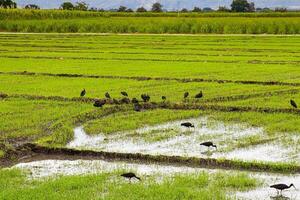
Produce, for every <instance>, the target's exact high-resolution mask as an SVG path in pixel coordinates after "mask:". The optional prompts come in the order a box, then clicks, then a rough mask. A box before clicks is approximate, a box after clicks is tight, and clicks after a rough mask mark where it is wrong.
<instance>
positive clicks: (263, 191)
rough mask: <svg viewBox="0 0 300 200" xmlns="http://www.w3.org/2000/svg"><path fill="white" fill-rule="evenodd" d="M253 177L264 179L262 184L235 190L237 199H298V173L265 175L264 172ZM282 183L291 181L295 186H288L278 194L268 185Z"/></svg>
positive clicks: (299, 182) (299, 179)
mask: <svg viewBox="0 0 300 200" xmlns="http://www.w3.org/2000/svg"><path fill="white" fill-rule="evenodd" d="M254 177H258V178H260V179H262V180H263V181H264V185H263V186H262V187H260V188H257V189H255V190H250V191H247V192H237V193H236V196H237V198H238V199H249V200H252V199H253V200H254V199H262V200H267V199H269V200H299V199H300V189H299V188H300V175H291V176H282V175H276V174H274V175H272V176H271V175H266V174H255V175H254ZM278 183H284V184H287V185H289V184H291V183H293V184H294V185H295V186H296V189H295V188H293V187H292V188H290V189H288V190H286V191H283V192H282V194H280V193H279V194H278V193H277V191H276V190H275V189H273V188H270V187H269V186H270V185H273V184H278Z"/></svg>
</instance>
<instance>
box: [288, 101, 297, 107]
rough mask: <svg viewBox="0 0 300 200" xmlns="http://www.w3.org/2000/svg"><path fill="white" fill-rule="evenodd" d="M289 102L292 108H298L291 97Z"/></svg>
mask: <svg viewBox="0 0 300 200" xmlns="http://www.w3.org/2000/svg"><path fill="white" fill-rule="evenodd" d="M290 103H291V105H292V106H293V107H294V108H298V106H297V104H296V102H295V101H294V100H293V99H291V101H290Z"/></svg>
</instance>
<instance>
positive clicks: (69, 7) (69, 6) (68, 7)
mask: <svg viewBox="0 0 300 200" xmlns="http://www.w3.org/2000/svg"><path fill="white" fill-rule="evenodd" d="M60 8H61V9H63V10H74V5H73V4H72V3H71V2H64V3H62V4H61V6H60Z"/></svg>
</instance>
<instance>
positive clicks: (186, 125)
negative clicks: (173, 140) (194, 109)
mask: <svg viewBox="0 0 300 200" xmlns="http://www.w3.org/2000/svg"><path fill="white" fill-rule="evenodd" d="M180 125H181V126H184V127H187V128H195V126H194V124H192V123H191V122H184V123H181V124H180Z"/></svg>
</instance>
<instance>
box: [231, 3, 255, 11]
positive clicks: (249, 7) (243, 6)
mask: <svg viewBox="0 0 300 200" xmlns="http://www.w3.org/2000/svg"><path fill="white" fill-rule="evenodd" d="M231 10H232V11H234V12H253V11H255V6H254V3H248V1H247V0H233V1H232V4H231Z"/></svg>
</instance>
